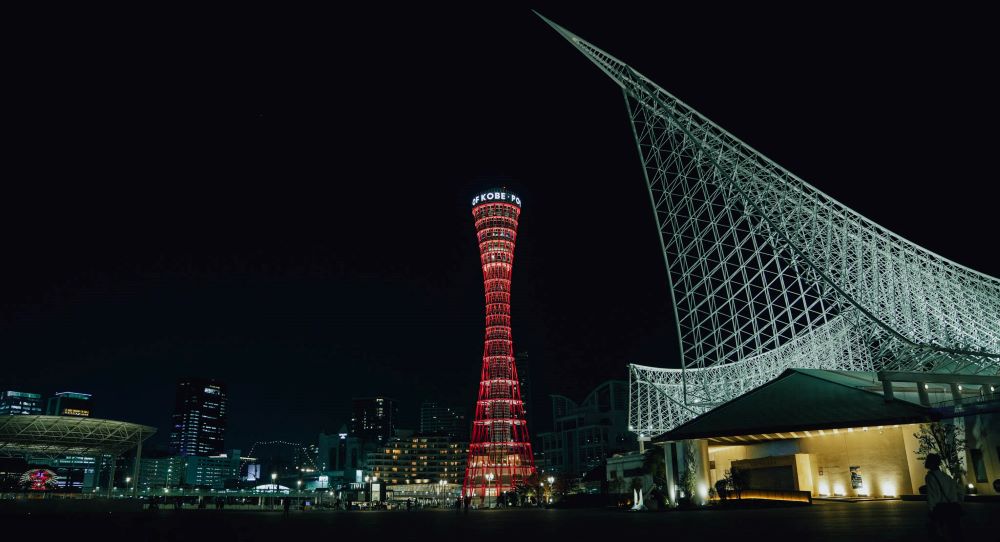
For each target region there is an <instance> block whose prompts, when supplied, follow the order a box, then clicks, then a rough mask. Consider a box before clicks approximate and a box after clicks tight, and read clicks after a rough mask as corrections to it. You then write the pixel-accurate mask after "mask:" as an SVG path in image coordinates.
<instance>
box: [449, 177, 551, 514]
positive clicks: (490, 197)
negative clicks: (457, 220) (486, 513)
mask: <svg viewBox="0 0 1000 542" xmlns="http://www.w3.org/2000/svg"><path fill="white" fill-rule="evenodd" d="M520 214H521V199H520V198H518V197H517V196H515V195H514V194H511V193H510V192H507V191H506V190H492V191H490V192H486V193H483V194H480V195H478V196H476V197H475V198H473V200H472V216H473V217H475V219H476V235H477V237H478V238H479V257H480V260H481V262H482V264H483V283H484V286H485V290H486V344H485V346H484V347H483V371H482V376H481V378H480V382H479V400H478V401H476V419H475V421H474V422H473V425H472V438H471V439H470V441H469V459H468V463H467V465H466V468H465V483H464V484H463V486H462V492H463V494H464V495H466V496H468V497H476V496H478V497H479V498H480V500H483V499H485V498H486V497H491V498H492V499H494V501H493V502H495V499H496V497H497V496H499V495H500V494H502V493H503V492H505V491H510V490H512V489H514V488H515V487H517V486H518V485H521V484H522V483H524V482H525V481H526V479H527V478H528V477H530V476H531V475H533V474H534V473H535V461H534V456H533V455H532V453H531V441H530V440H529V438H528V426H527V423H526V422H525V418H524V403H523V402H522V401H521V388H520V385H519V384H518V379H517V367H516V365H515V364H514V349H513V344H512V342H511V334H510V273H511V268H512V267H513V265H514V241H515V238H516V237H517V219H518V216H519V215H520Z"/></svg>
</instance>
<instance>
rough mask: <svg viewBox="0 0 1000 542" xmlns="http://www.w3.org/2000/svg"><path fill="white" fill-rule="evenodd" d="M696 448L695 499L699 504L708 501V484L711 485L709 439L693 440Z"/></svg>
mask: <svg viewBox="0 0 1000 542" xmlns="http://www.w3.org/2000/svg"><path fill="white" fill-rule="evenodd" d="M692 444H693V445H694V447H695V448H694V449H695V456H694V457H695V462H696V468H695V483H694V491H695V501H696V502H698V503H699V504H706V503H708V486H709V485H711V483H712V482H711V476H710V474H711V473H710V469H709V459H708V441H707V440H705V439H697V440H695V441H693V442H692Z"/></svg>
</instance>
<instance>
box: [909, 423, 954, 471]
mask: <svg viewBox="0 0 1000 542" xmlns="http://www.w3.org/2000/svg"><path fill="white" fill-rule="evenodd" d="M913 436H914V437H916V439H917V442H918V443H919V444H920V446H919V447H918V448H917V450H916V451H915V452H914V453H916V454H917V458H918V459H920V460H924V459H926V458H927V454H938V455H939V456H941V464H942V466H944V469H945V471H947V473H948V474H949V475H950V476H951V477H952V478H954V479H955V480H961V479H962V477H963V476H965V471H964V469H962V458H963V457H964V456H965V431H963V430H962V429H961V428H959V427H958V426H957V425H956V424H955V423H942V422H932V423H925V424H922V425H921V426H920V430H919V431H917V432H916V433H914V434H913Z"/></svg>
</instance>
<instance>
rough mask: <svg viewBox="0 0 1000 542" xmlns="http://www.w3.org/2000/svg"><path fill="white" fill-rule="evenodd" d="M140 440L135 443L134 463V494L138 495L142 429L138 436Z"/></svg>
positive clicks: (134, 495)
mask: <svg viewBox="0 0 1000 542" xmlns="http://www.w3.org/2000/svg"><path fill="white" fill-rule="evenodd" d="M136 440H137V441H138V442H136V443H135V464H134V465H132V496H133V497H137V496H138V495H139V472H140V470H139V463H140V462H141V461H142V431H139V436H138V437H137V438H136Z"/></svg>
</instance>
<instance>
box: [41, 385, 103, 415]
mask: <svg viewBox="0 0 1000 542" xmlns="http://www.w3.org/2000/svg"><path fill="white" fill-rule="evenodd" d="M93 413H94V398H93V396H92V395H90V394H89V393H77V392H75V391H61V392H59V393H57V394H55V395H53V396H52V397H49V404H48V407H47V408H46V414H48V415H49V416H83V417H85V418H89V417H91V416H93Z"/></svg>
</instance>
